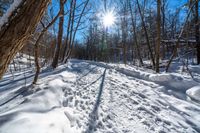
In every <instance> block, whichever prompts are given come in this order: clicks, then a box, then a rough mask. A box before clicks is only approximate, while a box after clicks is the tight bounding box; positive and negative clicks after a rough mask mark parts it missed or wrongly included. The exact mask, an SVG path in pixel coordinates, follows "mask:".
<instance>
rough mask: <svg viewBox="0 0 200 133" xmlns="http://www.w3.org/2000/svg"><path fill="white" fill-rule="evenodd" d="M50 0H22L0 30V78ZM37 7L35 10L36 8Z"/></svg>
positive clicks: (31, 31) (33, 28) (33, 29)
mask: <svg viewBox="0 0 200 133" xmlns="http://www.w3.org/2000/svg"><path fill="white" fill-rule="evenodd" d="M49 2H50V0H23V1H22V2H21V4H20V5H19V7H18V8H17V9H16V10H15V11H14V12H13V13H12V15H11V16H10V17H9V20H8V23H7V24H4V25H3V26H2V28H1V30H0V78H2V76H3V74H4V73H5V72H6V70H7V68H8V65H9V63H10V62H11V60H12V59H13V58H14V56H15V55H16V54H17V52H18V51H19V50H20V49H21V48H22V47H23V46H24V44H25V41H26V40H28V38H29V37H30V35H31V34H32V33H33V32H34V31H35V29H36V26H37V24H38V22H39V21H40V19H41V17H42V16H43V14H44V12H45V10H46V8H47V6H48V3H49ZM36 9H37V10H36Z"/></svg>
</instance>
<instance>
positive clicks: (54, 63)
mask: <svg viewBox="0 0 200 133" xmlns="http://www.w3.org/2000/svg"><path fill="white" fill-rule="evenodd" d="M60 12H61V16H60V19H59V30H58V44H57V47H56V53H55V56H54V59H53V62H52V67H53V68H56V67H57V66H58V60H59V55H60V49H61V45H62V37H63V24H64V0H60Z"/></svg>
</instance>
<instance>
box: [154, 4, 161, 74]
mask: <svg viewBox="0 0 200 133" xmlns="http://www.w3.org/2000/svg"><path fill="white" fill-rule="evenodd" d="M160 7H161V0H157V44H156V67H155V69H156V72H157V73H159V60H160V41H161V35H160V34H161V30H160V25H161V24H160V23H161V15H160Z"/></svg>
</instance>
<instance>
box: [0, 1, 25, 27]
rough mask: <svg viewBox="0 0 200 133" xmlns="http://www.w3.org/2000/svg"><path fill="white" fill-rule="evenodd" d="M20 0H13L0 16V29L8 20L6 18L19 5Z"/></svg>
mask: <svg viewBox="0 0 200 133" xmlns="http://www.w3.org/2000/svg"><path fill="white" fill-rule="evenodd" d="M21 1H22V0H14V2H13V3H12V4H11V6H10V8H9V9H8V10H7V12H6V13H5V14H4V15H3V16H2V17H0V29H1V27H2V26H3V25H4V24H5V23H7V22H8V18H9V17H10V16H11V14H12V12H13V11H14V10H15V9H16V8H17V7H18V6H19V4H20V3H21Z"/></svg>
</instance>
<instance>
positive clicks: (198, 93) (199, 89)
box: [186, 86, 200, 101]
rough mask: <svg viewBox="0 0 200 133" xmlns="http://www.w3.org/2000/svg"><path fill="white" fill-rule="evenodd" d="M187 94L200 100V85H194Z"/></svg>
mask: <svg viewBox="0 0 200 133" xmlns="http://www.w3.org/2000/svg"><path fill="white" fill-rule="evenodd" d="M186 94H187V95H188V96H189V97H190V98H192V99H194V100H197V101H200V86H194V87H192V88H190V89H188V90H187V91H186Z"/></svg>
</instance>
